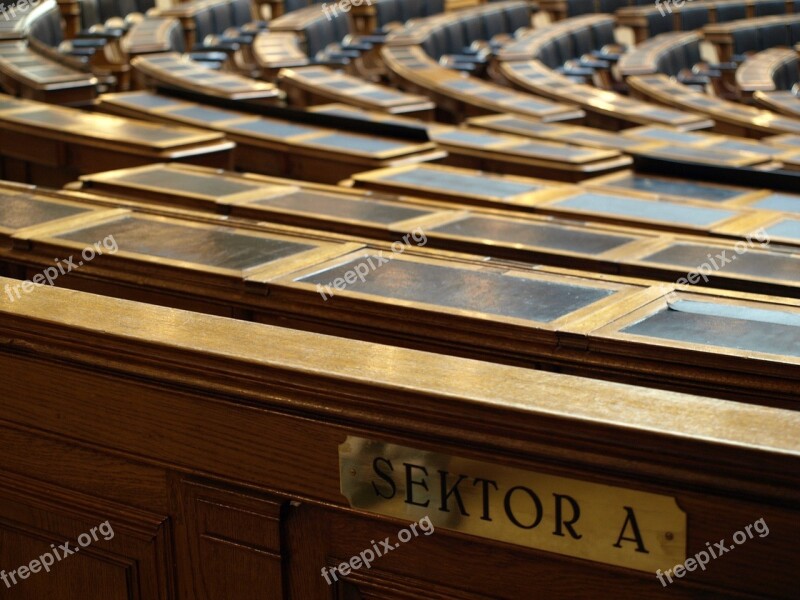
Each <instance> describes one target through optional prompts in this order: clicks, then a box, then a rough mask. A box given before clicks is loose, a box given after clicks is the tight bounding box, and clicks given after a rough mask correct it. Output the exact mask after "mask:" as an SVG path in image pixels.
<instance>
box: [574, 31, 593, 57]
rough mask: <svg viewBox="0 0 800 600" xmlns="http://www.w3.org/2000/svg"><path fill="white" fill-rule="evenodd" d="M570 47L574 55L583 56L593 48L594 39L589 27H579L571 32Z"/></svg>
mask: <svg viewBox="0 0 800 600" xmlns="http://www.w3.org/2000/svg"><path fill="white" fill-rule="evenodd" d="M571 35H572V48H573V52H574V57H573V58H577V57H579V56H583V55H584V54H588V53H589V52H591V51H592V50H595V49H596V48H595V46H594V39H593V36H592V30H591V28H590V27H581V28H580V29H577V30H575V31H573V32H572V34H571Z"/></svg>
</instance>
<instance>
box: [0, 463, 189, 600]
mask: <svg viewBox="0 0 800 600" xmlns="http://www.w3.org/2000/svg"><path fill="white" fill-rule="evenodd" d="M0 479H2V480H3V485H2V488H1V489H0V498H1V499H2V501H1V502H0V521H1V522H2V526H0V540H2V544H0V548H2V549H1V550H0V561H1V562H2V564H3V565H4V566H8V567H10V568H9V571H12V570H13V569H14V566H17V565H19V566H20V567H21V566H23V565H29V564H30V563H31V561H33V560H35V559H39V558H40V557H42V558H41V561H40V562H41V564H42V565H44V564H46V563H47V562H49V561H50V560H52V562H53V566H52V567H50V568H51V569H52V571H49V572H45V573H42V572H41V567H38V568H37V567H35V566H34V567H32V571H31V572H30V573H28V575H27V576H26V577H25V579H19V580H17V583H16V585H11V586H9V584H6V586H4V587H10V591H4V597H7V598H9V599H12V598H13V599H14V600H16V599H19V600H33V599H34V598H43V597H47V598H63V599H64V600H66V599H67V598H74V597H75V595H76V594H80V595H81V597H84V598H87V599H92V600H94V599H96V600H100V599H109V600H110V599H114V600H117V599H119V600H127V599H130V598H136V599H141V600H145V599H150V598H153V599H156V598H158V599H163V600H167V599H169V598H172V597H174V596H173V594H174V587H173V586H174V582H173V577H172V561H173V557H172V555H171V553H169V547H170V532H169V530H168V526H169V525H168V522H167V521H166V520H165V517H164V516H159V515H153V514H149V513H145V512H142V511H136V510H134V509H132V508H129V507H127V506H120V505H112V504H109V503H108V502H104V501H100V500H98V499H96V498H93V497H89V496H84V495H83V494H80V493H78V492H66V491H62V490H59V489H57V488H54V487H52V486H47V485H43V484H40V483H36V482H34V481H32V480H29V479H25V478H22V477H19V476H12V475H10V474H2V475H0ZM64 543H66V544H68V546H63V544H64ZM51 544H53V545H56V548H55V549H56V552H55V553H54V552H53V545H51ZM78 552H80V554H79V555H78ZM47 553H50V554H51V555H50V557H49V558H43V556H44V555H45V554H47ZM53 554H55V556H53ZM37 569H38V570H39V572H36V570H37ZM16 571H17V575H19V577H20V578H21V577H22V575H24V573H22V574H20V568H17V569H16ZM13 580H14V578H12V579H11V581H13Z"/></svg>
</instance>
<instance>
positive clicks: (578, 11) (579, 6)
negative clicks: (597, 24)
mask: <svg viewBox="0 0 800 600" xmlns="http://www.w3.org/2000/svg"><path fill="white" fill-rule="evenodd" d="M594 11H595V6H594V0H567V16H568V17H576V16H578V15H585V14H588V13H593V12H594Z"/></svg>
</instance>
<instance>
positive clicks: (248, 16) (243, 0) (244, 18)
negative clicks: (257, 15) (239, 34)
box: [230, 0, 253, 27]
mask: <svg viewBox="0 0 800 600" xmlns="http://www.w3.org/2000/svg"><path fill="white" fill-rule="evenodd" d="M230 9H231V20H232V21H233V25H234V26H235V27H241V26H242V25H246V24H247V23H249V22H251V21H252V20H253V5H252V3H251V2H250V0H231V2H230Z"/></svg>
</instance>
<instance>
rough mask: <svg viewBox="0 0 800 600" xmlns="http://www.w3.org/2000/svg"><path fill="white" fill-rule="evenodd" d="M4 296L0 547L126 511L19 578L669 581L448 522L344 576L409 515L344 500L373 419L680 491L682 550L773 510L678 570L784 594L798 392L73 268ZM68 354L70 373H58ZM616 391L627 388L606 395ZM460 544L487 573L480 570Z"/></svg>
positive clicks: (234, 591) (349, 583) (418, 439)
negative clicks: (778, 405) (342, 320)
mask: <svg viewBox="0 0 800 600" xmlns="http://www.w3.org/2000/svg"><path fill="white" fill-rule="evenodd" d="M8 282H9V281H8V280H6V279H1V280H0V283H2V284H6V283H8ZM11 283H13V282H11ZM0 303H2V304H0V306H2V309H1V310H0V321H1V322H2V326H3V331H4V332H5V334H4V335H5V337H6V342H5V343H4V344H3V347H2V354H3V361H2V362H0V379H1V380H2V382H3V385H4V388H5V389H7V390H9V391H10V392H11V393H10V394H9V396H8V398H7V400H6V402H5V403H4V406H3V421H4V422H3V436H2V437H1V438H0V439H2V445H3V452H2V459H0V460H1V461H2V468H3V479H4V481H5V483H6V485H4V486H3V492H2V497H3V500H4V501H3V502H2V504H1V505H0V506H1V507H2V515H3V529H2V531H3V534H2V535H3V538H4V540H5V541H8V542H14V543H9V544H4V545H3V548H4V550H3V552H4V554H3V559H4V560H3V564H4V565H5V564H6V562H7V561H8V564H10V565H17V564H24V563H26V562H27V561H28V560H29V559H30V557H31V556H32V555H35V553H36V552H39V551H40V549H44V548H47V546H48V545H49V543H50V541H51V540H52V541H53V542H59V543H60V542H61V541H62V540H74V539H75V537H76V536H77V535H78V534H79V532H81V531H86V530H88V529H89V528H90V527H92V526H93V525H96V524H98V523H101V522H103V521H105V520H108V521H109V523H110V524H112V525H113V527H114V530H115V533H116V536H115V538H114V539H113V540H111V541H110V542H106V541H104V540H102V539H101V540H99V541H98V542H96V544H95V545H94V546H93V548H92V549H91V550H92V551H89V553H88V554H87V555H86V558H81V557H69V558H68V559H66V560H65V561H64V563H62V565H60V566H61V567H62V568H60V569H59V570H57V571H56V570H54V571H53V572H52V573H50V574H49V575H45V574H39V575H37V576H36V578H33V577H32V578H31V579H30V580H29V581H27V582H22V583H23V584H24V585H18V586H17V588H16V589H15V590H14V592H15V593H17V594H22V595H21V596H20V597H23V598H31V597H35V596H36V594H40V593H47V594H49V595H51V596H52V597H55V598H66V597H68V596H67V595H65V594H69V593H70V592H69V591H68V590H73V591H74V590H76V589H77V586H78V585H81V584H80V583H79V582H80V581H81V580H80V577H81V576H85V575H86V574H89V573H92V574H94V576H95V577H96V578H97V577H99V578H101V579H95V580H94V585H93V586H91V587H90V588H88V589H90V590H92V591H91V594H92V595H91V596H86V597H90V598H114V597H133V598H148V599H149V598H187V599H188V598H215V597H219V596H218V594H220V593H224V595H225V597H226V598H230V599H231V600H238V599H240V598H242V599H243V598H251V597H252V590H253V586H256V587H258V588H259V589H260V591H259V596H260V597H269V598H282V597H285V595H288V597H291V598H304V599H314V598H320V599H321V598H329V597H330V594H331V593H332V592H335V593H340V592H341V593H350V592H353V593H356V594H360V593H363V594H365V595H366V596H367V597H369V595H370V594H371V595H372V596H373V597H375V596H377V597H383V598H404V597H408V595H409V594H408V593H404V592H403V591H402V590H403V589H405V590H412V591H411V592H410V593H411V594H413V595H417V596H419V595H426V594H430V591H431V590H439V589H441V590H442V596H443V597H445V596H444V590H445V589H446V590H447V594H446V597H450V598H464V599H473V598H477V597H495V598H519V597H521V595H524V594H525V593H526V591H525V590H529V589H530V586H531V585H535V586H536V587H537V589H539V590H545V591H546V592H547V593H548V595H549V596H550V597H553V598H576V597H578V598H582V597H586V598H589V597H596V588H597V586H599V585H601V584H602V585H604V586H606V589H613V590H615V591H616V592H615V593H617V594H619V595H620V596H621V597H631V598H632V597H651V596H652V597H655V595H656V594H657V593H659V592H661V593H663V591H662V589H663V588H662V587H661V585H660V584H659V583H658V580H657V579H656V578H655V577H654V576H653V575H652V574H651V575H648V574H646V573H640V572H635V571H629V570H626V569H619V568H612V569H609V568H606V567H604V566H602V565H599V564H596V563H587V562H586V561H580V560H577V559H571V558H568V557H564V556H559V555H552V554H547V553H544V552H540V551H535V550H528V549H522V548H519V547H514V546H511V545H508V544H501V543H495V542H491V541H487V540H478V539H477V538H469V537H464V536H463V535H459V534H457V533H452V532H450V531H448V529H447V528H446V527H445V528H437V530H436V532H435V534H434V535H431V536H430V537H420V538H419V539H417V540H415V541H413V542H411V543H409V545H408V546H407V547H405V548H403V549H402V550H398V551H397V552H396V553H393V554H392V555H391V556H386V557H385V558H383V559H382V560H381V561H380V562H376V563H375V564H373V566H372V569H370V570H362V572H360V573H358V574H357V575H356V576H355V577H350V578H347V579H346V581H345V580H344V578H343V579H342V580H340V582H338V583H337V584H336V586H335V589H333V590H332V589H331V588H329V587H328V586H327V585H326V584H325V582H324V579H323V578H322V577H321V576H320V569H321V567H323V566H327V565H335V564H338V562H340V561H342V560H347V558H348V557H349V556H350V555H351V554H357V553H358V552H359V551H360V550H361V549H363V548H365V547H369V545H370V540H371V539H382V538H383V537H384V536H392V535H396V532H397V529H399V528H400V527H401V526H403V524H402V523H401V522H398V521H396V520H394V519H384V518H376V517H371V516H368V515H365V514H364V513H362V512H355V511H352V510H350V509H349V508H348V507H347V505H346V503H345V501H344V499H343V497H342V496H341V495H340V492H339V481H338V460H337V458H338V453H337V445H338V444H339V443H341V442H342V441H343V440H344V439H345V437H346V436H347V435H363V434H365V433H366V432H372V433H371V434H370V435H373V436H377V437H379V438H380V439H384V440H386V441H392V442H397V443H402V444H405V445H407V446H411V447H416V448H422V449H425V450H429V451H438V452H443V453H449V454H451V455H466V456H470V457H478V458H480V459H482V460H486V461H490V462H494V463H497V464H502V465H509V466H516V467H521V468H525V469H530V470H534V471H544V472H547V473H551V474H557V475H558V474H560V475H565V476H567V477H572V478H577V479H587V480H590V481H593V482H597V483H606V484H611V485H616V486H622V487H629V488H632V489H637V490H643V491H651V492H656V493H661V494H667V495H670V496H675V497H676V499H677V502H678V504H679V505H680V506H681V508H682V509H683V510H685V511H686V512H687V514H688V523H689V538H688V545H687V546H688V551H689V552H690V553H691V552H696V551H698V550H700V549H704V548H705V543H706V542H707V541H709V540H714V541H716V540H718V539H720V538H728V539H729V538H730V536H731V534H732V533H733V532H735V531H737V530H739V529H741V528H743V527H744V526H745V525H746V524H748V523H752V522H753V521H755V520H757V519H759V518H763V519H764V520H765V522H766V523H767V524H768V525H769V528H770V534H769V536H768V537H765V538H758V537H756V538H754V539H753V540H750V541H748V542H747V543H746V544H744V545H743V546H741V548H737V549H739V553H734V554H733V555H730V556H725V557H721V558H720V559H719V560H717V561H715V563H714V565H713V567H714V568H713V570H712V569H710V568H709V570H708V571H707V572H704V573H700V572H699V571H698V572H697V573H695V574H694V575H695V576H694V577H686V578H685V579H683V580H681V581H677V580H676V581H677V583H675V584H673V585H672V586H671V589H670V590H669V591H670V592H671V593H672V594H677V595H678V596H677V597H686V598H689V597H698V596H702V595H703V594H710V595H716V596H717V597H719V596H720V595H733V594H743V595H744V597H748V596H749V597H756V596H758V595H764V594H767V595H769V596H771V597H775V598H790V597H792V594H793V591H794V581H793V569H792V565H793V558H792V557H793V554H792V545H793V543H794V539H795V538H796V537H797V534H798V531H797V523H798V520H797V514H796V512H797V511H796V508H795V507H796V505H797V501H798V498H797V489H798V481H797V479H798V477H797V473H798V469H797V462H798V456H800V448H798V447H797V439H798V438H799V437H800V436H799V435H798V434H799V433H800V423H798V422H797V421H798V419H797V413H795V412H789V411H781V410H777V409H767V408H762V407H753V406H747V405H744V404H739V403H737V402H720V401H716V400H708V399H704V398H699V397H693V396H687V395H682V394H674V393H668V392H657V391H651V390H646V389H642V388H632V387H628V386H620V385H618V384H607V383H597V382H592V384H591V387H587V386H586V382H585V381H584V380H581V379H578V378H571V377H568V376H564V375H557V374H548V373H538V372H535V371H532V370H528V369H517V368H512V367H502V366H496V365H488V364H485V363H478V362H475V361H468V360H463V359H457V358H446V357H438V358H437V359H436V360H430V355H427V354H424V353H418V352H415V351H407V350H397V349H389V348H385V347H381V346H376V345H372V344H365V343H362V342H349V341H346V340H337V339H334V338H329V337H324V336H317V335H315V334H309V333H303V332H296V331H290V330H285V329H280V328H274V327H266V326H263V325H256V324H250V323H238V322H234V321H229V320H224V319H216V318H213V317H206V316H202V315H196V314H191V313H184V312H179V311H174V310H170V309H163V308H158V307H150V306H143V305H139V304H133V303H128V302H120V301H116V300H111V299H104V298H100V297H90V296H86V295H84V294H80V293H76V292H71V291H66V290H55V289H38V290H37V291H36V292H35V293H32V294H30V295H29V296H27V297H26V298H25V300H24V301H22V302H15V303H9V302H8V301H7V299H6V298H5V296H3V299H2V300H0ZM23 348H24V350H23ZM387 353H388V354H387ZM365 356H370V357H381V356H386V358H389V356H390V357H391V360H375V359H370V360H365V359H364V357H365ZM421 362H424V363H425V364H426V368H425V369H420V368H419V365H420V363H421ZM109 369H110V370H112V372H113V377H112V376H111V374H110V373H108V371H109ZM54 370H57V372H58V374H59V377H58V380H57V382H56V381H54V382H53V384H52V385H49V386H43V385H42V383H41V382H42V379H43V378H45V376H46V375H50V377H49V379H50V380H51V381H52V380H53V378H52V374H53V371H54ZM453 373H459V374H460V376H459V377H457V378H454V377H452V374H453ZM410 380H413V381H414V382H415V384H414V390H413V391H411V390H409V388H408V381H410ZM300 382H302V384H300ZM56 383H57V384H58V386H57V387H56ZM98 389H102V390H103V393H102V394H98V393H97V390H98ZM23 390H24V393H23V392H22V391H23ZM65 390H67V391H65ZM600 398H613V399H614V410H613V411H609V410H608V406H607V405H606V403H605V402H600V401H599V399H600ZM455 413H457V414H459V420H458V422H457V423H456V424H454V421H453V419H452V414H455ZM686 414H692V415H693V416H694V418H692V419H686V418H685V415H686ZM395 415H396V416H395ZM578 424H579V425H580V427H576V426H577V425H578ZM376 430H380V433H378V432H377V431H376ZM232 436H233V437H235V439H234V440H232ZM487 440H491V443H489V444H487ZM612 440H613V443H611V441H612ZM698 456H702V457H703V460H698ZM54 457H58V459H57V462H58V464H59V465H60V468H59V469H57V470H55V469H53V468H52V464H53V460H54ZM32 470H33V471H35V472H36V473H37V476H38V481H34V480H32V479H31V478H30V477H29V475H28V473H30V472H31V471H32ZM90 473H91V476H90V475H89V474H90ZM298 473H302V474H303V476H302V477H299V476H297V474H298ZM98 475H100V476H98ZM765 478H768V479H769V481H770V482H771V484H770V485H765V484H764V481H765ZM23 506H27V509H26V510H23ZM467 542H468V543H467ZM73 543H74V542H73ZM453 553H457V554H458V555H459V561H458V563H457V564H454V563H453V562H452V556H453ZM448 556H449V557H450V558H449V559H448V558H447V557H448ZM487 556H489V557H491V558H490V559H489V560H488V562H487V558H486V557H487ZM112 557H113V558H112ZM67 560H69V561H70V562H67ZM200 565H202V569H201V567H200ZM279 565H280V566H281V568H279ZM465 567H466V568H468V569H469V571H470V572H471V573H473V575H472V576H470V578H469V580H468V581H466V580H465V579H464V568H465ZM665 568H670V567H668V566H666V565H665ZM126 573H127V576H126V575H125V574H126ZM556 573H557V574H558V575H557V576H556ZM100 574H102V575H100ZM234 574H235V575H234ZM567 574H568V575H569V576H568V577H565V575H567ZM733 582H735V584H734V583H733ZM29 584H30V587H26V586H27V585H29ZM343 587H344V589H341V590H340V588H343ZM28 590H30V592H29V591H28ZM222 590H224V592H223V591H222ZM371 590H375V591H374V592H371ZM378 590H381V591H378ZM31 594H33V596H31ZM264 594H267V595H266V596H265V595H264Z"/></svg>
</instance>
